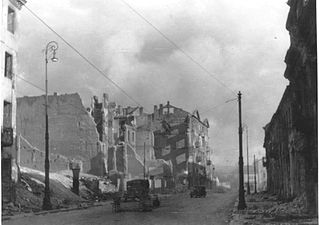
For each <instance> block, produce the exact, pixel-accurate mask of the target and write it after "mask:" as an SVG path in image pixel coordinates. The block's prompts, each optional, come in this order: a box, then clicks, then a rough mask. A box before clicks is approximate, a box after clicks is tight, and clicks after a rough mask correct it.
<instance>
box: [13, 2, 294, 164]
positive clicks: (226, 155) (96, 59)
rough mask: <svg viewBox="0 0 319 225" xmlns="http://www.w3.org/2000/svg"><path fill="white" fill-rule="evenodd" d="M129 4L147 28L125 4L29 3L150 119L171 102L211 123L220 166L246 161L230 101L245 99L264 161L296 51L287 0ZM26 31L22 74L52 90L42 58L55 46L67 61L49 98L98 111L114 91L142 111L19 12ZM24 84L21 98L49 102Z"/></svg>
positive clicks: (252, 137) (252, 140) (254, 146)
mask: <svg viewBox="0 0 319 225" xmlns="http://www.w3.org/2000/svg"><path fill="white" fill-rule="evenodd" d="M126 2H127V4H129V5H130V6H131V7H132V8H133V9H134V10H135V11H136V12H137V13H139V14H140V15H142V16H143V17H144V18H145V19H146V20H147V21H148V22H146V21H145V20H143V19H142V18H141V17H140V16H139V15H137V13H136V12H133V10H132V9H131V8H129V7H128V6H127V4H126V3H125V2H123V1H121V0H113V1H109V0H90V1H84V0H56V1H52V0H29V1H28V2H27V7H29V8H30V9H31V10H32V11H33V12H35V13H36V14H37V15H38V16H39V17H40V18H41V19H43V20H44V21H46V22H47V24H49V25H50V26H51V27H52V28H53V29H54V30H55V31H56V32H57V33H59V34H60V35H61V36H63V38H65V39H66V40H67V41H69V43H70V44H71V45H73V46H74V47H75V48H76V49H77V50H78V51H80V52H81V53H83V55H85V56H86V57H87V58H88V59H89V60H90V61H91V62H92V63H94V64H95V65H96V66H97V67H98V68H100V69H101V70H102V71H103V72H104V73H105V74H106V75H107V76H108V77H109V78H111V79H112V80H113V81H114V82H115V83H117V84H118V85H119V86H120V87H121V88H122V89H124V90H125V91H126V92H127V93H128V94H129V95H130V96H131V97H132V98H133V99H134V100H135V101H137V102H138V103H140V104H141V105H143V106H144V107H145V110H146V111H147V112H152V110H153V105H156V104H160V103H162V104H166V102H167V101H168V100H169V101H170V103H171V104H172V105H174V106H176V107H180V108H183V109H185V110H187V111H189V112H192V111H194V110H195V109H198V110H199V113H200V115H201V117H202V119H204V118H208V120H209V122H210V130H209V132H210V133H209V136H210V145H211V147H212V149H213V154H214V159H213V161H214V163H215V164H217V165H218V164H231V165H234V164H236V163H237V161H238V108H237V103H236V101H232V102H229V103H225V101H227V100H230V99H234V98H236V97H237V96H236V93H237V92H238V91H239V90H240V91H241V92H242V94H243V96H242V98H243V102H242V106H243V122H244V123H246V124H247V125H248V127H249V148H250V152H251V159H250V161H252V158H253V154H257V155H258V156H259V157H261V156H262V155H264V149H263V147H262V145H263V139H264V132H263V126H265V125H266V124H267V123H268V122H269V121H270V119H271V117H272V115H273V114H274V112H275V111H276V109H277V106H278V104H279V101H280V99H281V96H282V94H283V92H284V89H285V86H286V85H287V84H288V81H287V80H286V79H285V78H284V77H283V73H284V70H285V63H284V57H285V54H286V51H287V49H288V47H289V34H288V31H287V30H286V29H285V24H286V18H287V15H288V11H289V7H288V5H287V4H286V0H243V1H237V0H161V1H154V0H153V1H150V0H126ZM150 24H152V25H153V26H154V27H156V29H158V31H157V30H155V29H154V27H152V26H151V25H150ZM19 28H20V46H19V74H20V76H23V77H24V79H26V80H28V81H29V82H32V83H34V84H35V85H37V86H40V87H44V64H45V63H44V54H43V51H42V50H43V49H44V48H45V46H46V44H47V43H48V42H49V41H51V40H55V41H57V42H58V43H59V49H58V51H57V57H58V58H59V62H58V63H50V64H49V69H48V71H49V72H48V73H49V93H50V94H52V93H53V92H58V93H61V94H64V93H74V92H77V93H79V94H80V96H81V98H82V101H83V102H84V104H85V106H89V104H90V98H91V97H92V96H93V95H97V96H99V97H101V96H102V93H104V92H105V93H108V94H109V95H110V98H111V100H114V101H116V102H118V103H119V104H121V105H124V106H127V105H132V106H134V105H136V103H134V102H133V101H132V100H131V99H130V98H128V97H126V96H125V95H124V94H123V93H122V92H121V91H120V90H119V89H118V88H116V87H115V86H114V85H112V84H111V83H110V82H109V81H108V80H107V79H106V78H105V77H103V76H102V75H101V74H99V73H98V72H97V71H96V70H95V69H93V68H92V67H91V66H89V65H88V64H87V63H86V62H85V61H84V60H83V59H82V58H80V57H79V56H78V55H77V54H76V53H75V52H74V51H73V50H72V49H71V48H70V47H69V46H67V45H66V44H65V43H64V42H63V41H62V40H60V39H59V38H58V37H57V36H56V35H55V34H54V33H53V32H52V31H50V30H49V29H48V28H46V27H45V26H44V25H43V24H41V23H40V22H39V20H37V19H36V18H35V17H34V16H32V15H31V14H30V12H29V11H28V10H27V9H26V8H23V9H22V10H21V12H20V24H19ZM159 31H160V32H161V33H162V34H163V35H164V36H165V37H167V38H168V39H169V40H170V41H172V42H174V43H175V44H176V45H177V46H178V47H179V48H180V49H181V50H182V51H181V50H180V49H178V48H177V47H176V46H174V45H173V44H172V43H170V42H169V41H168V40H166V39H165V38H164V37H163V36H162V35H161V34H160V33H159ZM185 53H186V55H188V56H190V57H191V58H192V59H193V60H194V61H196V62H197V63H198V64H199V65H197V64H196V63H194V62H193V61H192V60H190V59H189V57H187V56H186V55H185ZM200 66H201V67H202V68H205V69H206V70H207V71H209V74H208V73H207V72H205V71H204V70H203V69H201V68H200ZM221 83H222V84H221ZM17 85H18V92H17V93H18V96H24V95H41V94H43V92H42V91H40V90H38V89H36V88H34V87H32V86H30V85H29V84H27V83H25V82H24V81H22V80H20V79H18V84H17ZM244 137H245V136H244ZM244 143H246V140H245V139H244ZM244 149H245V150H246V147H245V146H244ZM244 153H245V152H244ZM245 156H246V153H245ZM245 160H246V158H245Z"/></svg>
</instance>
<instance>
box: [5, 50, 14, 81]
mask: <svg viewBox="0 0 319 225" xmlns="http://www.w3.org/2000/svg"><path fill="white" fill-rule="evenodd" d="M12 64H13V57H12V55H11V54H9V53H8V52H6V53H5V68H4V76H5V77H8V78H9V79H12V75H13V73H12V72H13V71H12V68H13V65H12Z"/></svg>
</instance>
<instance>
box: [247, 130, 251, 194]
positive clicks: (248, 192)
mask: <svg viewBox="0 0 319 225" xmlns="http://www.w3.org/2000/svg"><path fill="white" fill-rule="evenodd" d="M246 141H247V194H248V195H249V194H250V185H249V154H248V126H246Z"/></svg>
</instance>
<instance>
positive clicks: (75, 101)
mask: <svg viewBox="0 0 319 225" xmlns="http://www.w3.org/2000/svg"><path fill="white" fill-rule="evenodd" d="M44 104H45V96H34V97H23V98H18V99H17V134H18V135H22V136H23V137H24V138H25V139H26V140H28V142H29V143H30V144H31V145H32V146H34V147H35V148H37V149H39V150H41V151H44V140H45V139H44V133H45V107H44ZM48 105H49V106H48V116H49V150H50V153H52V154H57V155H58V154H59V155H63V156H65V157H67V158H69V159H76V160H81V161H82V162H83V170H84V172H88V171H89V170H90V169H91V166H90V159H91V158H93V157H95V156H96V155H97V154H98V152H99V151H100V150H101V146H100V145H99V144H98V143H99V139H98V138H99V136H98V133H97V131H96V125H95V123H94V121H93V119H92V117H91V116H90V115H89V113H88V112H87V111H86V109H85V108H84V106H83V104H82V101H81V98H80V96H79V95H78V94H77V93H75V94H64V95H57V94H54V95H53V96H52V95H51V96H49V102H48ZM21 160H24V159H23V158H21ZM38 167H39V168H41V166H40V165H38Z"/></svg>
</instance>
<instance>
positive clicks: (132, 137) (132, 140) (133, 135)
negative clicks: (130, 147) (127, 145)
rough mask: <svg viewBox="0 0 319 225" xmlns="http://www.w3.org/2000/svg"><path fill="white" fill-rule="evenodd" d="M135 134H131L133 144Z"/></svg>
mask: <svg viewBox="0 0 319 225" xmlns="http://www.w3.org/2000/svg"><path fill="white" fill-rule="evenodd" d="M134 139H135V133H134V132H132V142H134V141H135V140H134Z"/></svg>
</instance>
